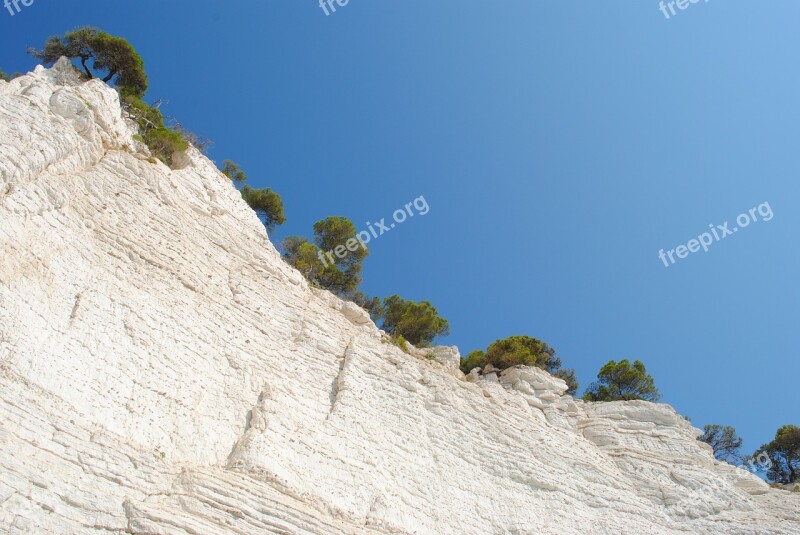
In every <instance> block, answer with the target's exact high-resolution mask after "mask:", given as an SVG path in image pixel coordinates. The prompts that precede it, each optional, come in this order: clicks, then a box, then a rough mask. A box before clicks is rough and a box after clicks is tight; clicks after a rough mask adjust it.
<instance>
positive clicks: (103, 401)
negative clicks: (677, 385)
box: [0, 62, 800, 535]
mask: <svg viewBox="0 0 800 535" xmlns="http://www.w3.org/2000/svg"><path fill="white" fill-rule="evenodd" d="M133 134H134V130H133V128H132V125H131V124H130V123H129V122H128V121H126V120H125V119H124V118H123V115H122V112H121V110H120V106H119V101H118V98H117V96H116V93H115V92H114V91H113V90H112V89H110V88H108V87H107V86H105V85H104V84H103V83H101V82H99V81H96V80H94V81H89V82H81V81H80V80H78V79H77V78H76V76H75V74H74V73H73V71H72V69H71V67H69V66H68V64H66V63H63V62H62V63H59V64H58V65H57V66H56V67H54V68H53V69H49V70H48V69H43V68H41V67H40V68H37V70H36V71H35V72H33V73H31V74H29V75H26V76H23V77H20V78H17V79H15V80H13V81H11V82H9V83H6V82H2V81H0V251H2V254H0V532H3V533H26V534H27V533H103V532H105V533H120V532H123V533H165V534H167V533H168V534H190V533H193V534H244V533H254V534H255V533H258V534H261V533H303V534H323V533H324V534H331V533H353V534H356V533H387V534H388V533H403V534H406V533H407V534H412V533H414V534H450V533H459V534H486V533H503V534H516V535H523V534H531V535H532V534H539V535H541V534H559V535H564V534H582V535H583V534H587V533H593V534H612V533H613V534H620V533H624V534H628V533H630V534H637V535H644V534H686V533H709V534H711V533H713V534H718V533H732V534H753V535H755V534H759V535H761V534H779V533H780V534H787V533H800V496H798V495H797V494H796V493H795V494H792V493H790V492H786V491H782V490H773V489H769V488H768V487H767V486H766V485H765V484H764V483H763V482H762V481H761V480H759V479H758V478H756V477H754V476H752V475H749V474H747V473H746V472H743V471H741V470H737V469H734V468H732V467H729V466H728V465H723V464H720V463H718V462H716V461H715V460H714V459H713V457H712V455H711V453H710V451H709V448H708V447H706V446H705V445H703V444H701V443H699V442H697V441H696V439H695V438H696V436H697V435H698V434H699V431H698V430H697V429H694V428H693V427H692V426H691V425H690V424H689V423H688V422H686V421H685V420H684V419H683V418H682V417H681V416H680V415H678V414H677V413H676V412H675V411H674V410H673V409H672V408H671V407H669V406H667V405H663V404H652V403H646V402H620V403H606V404H590V403H584V402H583V401H580V400H574V399H572V398H571V397H570V396H567V395H564V392H565V391H566V385H565V384H564V383H563V381H561V380H560V379H556V378H553V377H551V376H549V375H548V374H547V373H545V372H543V371H541V370H538V369H526V368H515V369H512V370H506V371H505V372H502V373H500V374H499V375H498V374H493V375H491V376H489V375H487V376H477V375H475V374H471V375H470V376H468V377H466V378H465V377H464V376H463V374H461V372H459V371H458V370H457V367H456V365H457V362H458V353H457V350H456V349H454V348H435V349H433V350H415V349H413V348H412V349H411V350H410V352H409V353H406V352H404V351H402V350H401V349H399V348H398V347H396V346H394V345H392V344H390V343H387V341H386V339H385V337H384V336H383V335H382V333H381V332H380V331H379V330H378V329H377V328H376V327H375V325H374V324H372V322H370V321H369V318H368V316H366V314H365V313H364V312H363V311H362V310H360V309H358V308H357V307H354V306H353V305H352V304H351V303H346V302H343V301H341V300H339V299H338V298H336V297H334V296H333V295H331V294H329V293H327V292H325V291H321V290H317V289H314V288H312V287H310V286H309V285H308V284H307V283H306V281H305V280H304V279H303V277H302V276H301V275H300V274H299V273H298V272H296V271H295V270H293V269H292V268H290V267H289V266H287V265H286V264H285V263H284V262H283V261H282V260H281V258H280V256H279V254H278V253H277V252H276V250H275V248H274V247H273V246H272V244H271V243H270V241H269V239H268V237H267V236H266V234H265V232H264V228H263V226H262V225H261V224H260V222H259V221H258V218H257V217H256V216H255V214H254V213H253V212H252V211H251V210H250V209H249V208H248V207H247V206H246V205H245V204H244V203H243V201H242V200H241V197H240V195H239V194H238V193H237V192H236V190H235V189H234V187H233V186H232V185H231V183H230V181H229V180H228V179H227V178H226V177H225V176H223V175H221V174H220V173H219V171H217V169H216V167H215V166H214V164H213V163H211V162H210V161H209V160H207V159H206V158H205V157H204V156H202V155H201V154H199V153H198V152H197V151H195V150H193V149H192V150H190V151H188V152H187V153H186V154H182V155H179V156H180V157H178V158H176V159H175V161H176V165H174V166H173V168H172V169H170V168H168V167H166V166H165V165H163V164H162V163H160V162H157V161H155V160H153V159H152V158H150V157H149V155H148V154H147V153H146V149H144V148H143V147H142V146H141V145H140V144H138V143H137V142H136V141H134V138H133Z"/></svg>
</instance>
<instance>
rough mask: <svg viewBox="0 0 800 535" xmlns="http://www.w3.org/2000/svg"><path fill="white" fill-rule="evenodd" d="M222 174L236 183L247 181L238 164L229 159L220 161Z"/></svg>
mask: <svg viewBox="0 0 800 535" xmlns="http://www.w3.org/2000/svg"><path fill="white" fill-rule="evenodd" d="M221 171H222V174H223V175H225V176H227V177H228V178H230V179H231V180H232V181H233V182H235V183H236V184H244V183H245V182H247V175H246V174H245V173H244V171H242V169H241V167H239V164H237V163H236V162H232V161H231V160H225V161H224V162H222V169H221Z"/></svg>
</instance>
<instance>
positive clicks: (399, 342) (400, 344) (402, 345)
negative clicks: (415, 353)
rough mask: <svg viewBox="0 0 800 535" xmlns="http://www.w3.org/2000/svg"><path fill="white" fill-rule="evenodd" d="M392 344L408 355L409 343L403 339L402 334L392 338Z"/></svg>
mask: <svg viewBox="0 0 800 535" xmlns="http://www.w3.org/2000/svg"><path fill="white" fill-rule="evenodd" d="M392 343H393V344H394V345H396V346H397V347H399V348H400V349H402V350H403V351H405V352H406V353H408V341H407V340H406V339H405V338H403V335H402V334H401V335H399V336H397V337H392Z"/></svg>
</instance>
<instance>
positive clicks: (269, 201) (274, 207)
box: [241, 186, 286, 232]
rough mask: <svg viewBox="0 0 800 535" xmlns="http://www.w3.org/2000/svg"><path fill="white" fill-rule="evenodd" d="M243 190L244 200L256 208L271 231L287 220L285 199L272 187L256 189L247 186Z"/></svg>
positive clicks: (259, 216) (260, 217)
mask: <svg viewBox="0 0 800 535" xmlns="http://www.w3.org/2000/svg"><path fill="white" fill-rule="evenodd" d="M241 192H242V198H243V199H244V201H245V202H246V203H247V204H248V205H249V206H250V208H252V209H253V210H255V212H256V214H257V215H258V218H259V219H260V220H261V222H262V223H264V226H265V227H267V230H268V231H269V232H272V231H273V230H275V227H276V226H278V225H282V224H284V223H285V222H286V216H284V215H283V199H281V196H280V195H278V194H277V193H275V192H274V191H272V190H271V189H270V188H263V189H255V188H251V187H250V186H245V187H243V188H242V190H241Z"/></svg>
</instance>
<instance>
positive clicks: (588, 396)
mask: <svg viewBox="0 0 800 535" xmlns="http://www.w3.org/2000/svg"><path fill="white" fill-rule="evenodd" d="M597 379H598V380H597V382H595V383H592V384H591V385H590V386H589V388H588V389H587V390H586V392H585V393H584V394H583V399H585V400H586V401H629V400H634V399H643V400H645V401H658V400H659V398H660V397H661V396H660V394H659V393H658V389H657V388H656V385H655V381H654V380H653V377H652V376H651V375H650V374H648V373H647V370H646V369H645V367H644V364H642V362H641V361H639V360H637V361H634V363H633V364H631V363H630V362H628V360H627V359H625V360H621V361H619V362H615V361H613V360H611V361H609V362H608V363H607V364H606V365H605V366H603V367H602V368H601V369H600V372H599V373H598V374H597Z"/></svg>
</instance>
